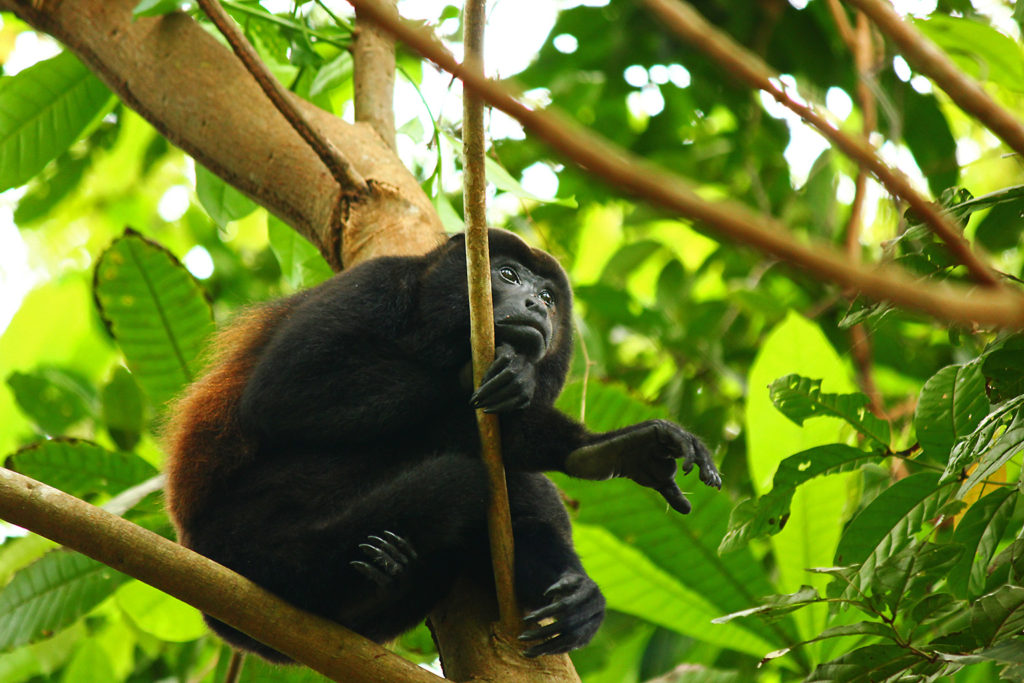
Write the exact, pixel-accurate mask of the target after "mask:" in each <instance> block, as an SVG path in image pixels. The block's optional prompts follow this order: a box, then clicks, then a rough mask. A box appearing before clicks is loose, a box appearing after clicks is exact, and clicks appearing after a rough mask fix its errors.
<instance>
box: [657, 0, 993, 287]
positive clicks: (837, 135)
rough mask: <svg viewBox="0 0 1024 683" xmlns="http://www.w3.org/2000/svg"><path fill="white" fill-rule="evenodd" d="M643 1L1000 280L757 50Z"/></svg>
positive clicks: (676, 3) (970, 264)
mask: <svg viewBox="0 0 1024 683" xmlns="http://www.w3.org/2000/svg"><path fill="white" fill-rule="evenodd" d="M644 3H645V4H646V5H647V6H648V7H649V8H650V9H651V11H653V12H654V13H656V14H657V15H658V16H659V17H660V18H661V19H662V20H663V21H664V22H665V23H666V24H667V25H668V27H669V28H670V29H671V30H672V31H673V32H674V33H675V34H676V35H678V36H680V37H681V38H683V39H684V40H686V41H688V42H690V43H692V44H693V45H694V46H696V47H698V48H700V49H701V50H703V51H704V52H705V54H707V55H708V56H709V57H711V58H712V59H713V60H715V61H716V62H717V63H718V64H720V65H721V66H722V67H723V68H725V69H727V70H728V71H729V72H730V73H731V74H733V75H734V76H736V77H737V78H739V79H740V80H742V81H744V82H746V83H747V84H748V85H750V86H751V87H753V88H757V89H759V90H763V91H765V92H766V93H768V94H769V95H771V96H772V97H773V98H775V100H776V101H777V102H779V104H782V105H783V106H785V107H786V108H788V109H789V110H791V111H793V112H795V113H796V114H797V115H798V116H799V117H800V118H802V119H803V120H804V121H806V122H807V123H808V124H810V125H811V126H813V127H814V128H815V130H817V131H818V132H819V133H821V134H822V135H823V136H825V138H826V139H827V140H829V141H830V142H831V143H832V144H833V145H835V146H836V147H838V148H839V149H840V150H842V152H843V153H844V154H846V155H847V156H848V157H850V158H851V159H853V160H854V161H855V162H857V164H858V165H859V166H861V167H863V168H866V169H868V170H869V171H871V173H872V174H874V176H875V177H876V178H878V180H879V181H880V182H881V183H882V184H883V185H884V186H885V187H886V189H887V190H889V192H892V193H893V194H894V195H896V196H897V197H901V198H902V199H905V200H906V201H907V203H908V204H910V206H911V207H912V208H913V209H914V211H915V212H917V214H918V215H919V216H920V217H921V219H922V220H923V221H924V222H925V223H927V224H928V226H929V227H931V229H932V230H934V231H935V233H936V234H937V235H938V236H939V237H940V238H941V239H942V241H943V242H945V243H946V246H947V247H948V248H949V250H950V252H952V254H953V257H954V258H956V259H957V261H959V262H960V263H962V264H964V265H965V266H967V269H968V271H970V273H971V276H972V277H974V279H975V280H977V281H978V282H980V283H982V284H985V285H988V286H991V287H997V286H999V285H1000V280H999V278H998V277H997V276H996V274H995V273H994V272H992V269H991V268H989V267H988V265H986V264H985V263H984V261H982V260H981V258H980V257H979V256H978V255H977V254H975V253H974V251H973V250H972V249H971V245H970V244H969V243H968V242H967V240H966V239H964V236H963V234H962V233H961V231H960V228H959V227H958V226H956V225H955V224H954V223H953V222H952V221H951V220H950V219H949V217H948V216H947V215H946V214H944V213H943V212H942V211H941V210H940V209H939V207H938V206H936V205H935V204H933V203H932V202H930V201H928V200H927V199H926V198H925V197H923V196H921V194H920V193H919V192H917V190H915V189H914V186H913V185H911V183H910V179H909V178H907V177H906V176H905V175H903V173H901V172H900V171H898V170H896V169H894V168H890V167H889V166H888V165H887V164H886V163H885V162H884V161H882V158H881V157H880V156H879V155H878V153H877V152H876V151H875V149H874V147H872V146H871V144H870V143H869V142H868V140H867V138H866V137H855V136H852V135H847V134H846V133H844V132H843V131H841V130H839V129H838V128H836V127H835V126H834V125H832V123H831V122H829V121H828V120H827V119H826V118H825V117H824V116H822V115H821V114H819V113H818V112H817V111H816V110H815V109H814V107H812V106H810V105H807V104H803V103H802V102H798V101H797V100H795V99H794V98H793V97H791V96H790V94H789V93H788V92H786V90H785V88H784V87H783V85H782V84H781V82H780V81H779V77H778V76H779V75H778V74H777V73H775V72H774V71H772V70H771V68H769V67H768V65H767V64H765V63H764V62H763V61H762V60H761V59H760V58H759V57H758V56H757V55H755V54H754V53H752V52H750V51H749V50H747V49H746V48H744V47H743V46H742V45H740V44H739V43H737V42H736V41H734V40H733V39H732V38H730V37H729V36H728V35H726V34H725V33H723V32H722V31H719V30H718V29H717V28H715V27H714V26H712V25H711V24H710V23H709V22H708V21H707V20H706V19H704V17H702V16H701V15H700V13H698V12H697V11H696V10H694V9H693V7H692V6H690V5H688V4H686V3H684V2H682V1H681V0H644Z"/></svg>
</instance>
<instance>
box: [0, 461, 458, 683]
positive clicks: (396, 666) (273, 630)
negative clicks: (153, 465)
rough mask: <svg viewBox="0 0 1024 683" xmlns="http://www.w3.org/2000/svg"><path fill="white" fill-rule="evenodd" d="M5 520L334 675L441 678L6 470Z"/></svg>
mask: <svg viewBox="0 0 1024 683" xmlns="http://www.w3.org/2000/svg"><path fill="white" fill-rule="evenodd" d="M0 518H2V519H4V520H6V521H8V522H10V523H12V524H16V525H18V526H20V527H24V528H25V529H28V530H29V531H32V532H34V533H37V534H39V535H40V536H45V537H46V538H49V539H51V540H53V541H56V542H57V543H60V544H62V545H64V546H67V547H68V548H71V549H73V550H77V551H78V552H80V553H83V554H85V555H88V556H89V557H91V558H93V559H95V560H98V561H100V562H102V563H104V564H106V565H109V566H111V567H113V568H114V569H116V570H118V571H119V572H123V573H125V574H128V575H129V576H133V577H135V578H136V579H139V580H140V581H144V582H145V583H148V584H149V585H151V586H153V587H154V588H157V589H159V590H161V591H164V592H165V593H167V594H169V595H173V596H174V597H176V598H178V599H179V600H182V601H184V602H187V603H188V604H190V605H192V606H193V607H196V608H197V609H200V610H202V611H203V612H205V613H207V614H209V615H211V616H213V617H214V618H216V619H220V620H221V621H223V622H225V623H227V624H230V625H232V626H234V627H235V628H237V629H239V630H241V631H243V632H244V633H247V634H248V635H250V636H252V637H253V638H256V639H257V640H259V641H260V642H262V643H266V644H267V645H270V646H271V647H273V648H274V649H276V650H278V651H280V652H283V653H285V654H286V655H288V656H289V657H292V658H293V659H295V660H296V661H300V662H302V663H303V664H306V665H307V666H309V667H310V668H311V669H314V670H316V671H319V672H320V673H322V674H323V675H325V676H327V677H329V678H331V679H333V680H336V681H346V682H363V683H378V682H379V681H420V682H422V683H430V682H432V681H439V680H441V679H439V678H438V677H436V676H434V675H433V674H431V673H430V672H428V671H426V670H425V669H422V668H420V667H418V666H416V665H415V664H412V663H411V662H408V661H406V660H404V659H402V658H401V657H399V656H398V655H396V654H394V653H392V652H389V651H388V650H386V649H384V648H383V647H381V646H379V645H377V644H376V643H372V642H370V641H369V640H366V639H365V638H363V637H362V636H359V635H356V634H355V633H352V632H351V631H349V630H348V629H346V628H344V627H343V626H341V625H340V624H338V623H337V622H334V621H330V620H328V619H324V618H322V617H317V616H314V615H312V614H309V613H308V612H303V611H302V610H300V609H298V608H296V607H293V606H292V605H290V604H288V603H287V602H285V601H283V600H281V599H280V598H278V597H276V596H274V595H273V594H271V593H269V592H268V591H266V590H264V589H263V588H260V587H259V586H257V585H256V584H254V583H253V582H251V581H249V580H248V579H246V578H243V577H242V576H239V575H238V574H236V573H234V572H233V571H231V570H230V569H228V568H227V567H224V566H223V565H220V564H217V563H216V562H214V561H213V560H209V559H207V558H205V557H203V556H202V555H199V554H197V553H194V552H192V551H191V550H188V549H186V548H184V547H182V546H180V545H178V544H177V543H174V542H172V541H169V540H167V539H166V538H163V537H162V536H158V535H157V534H154V533H153V532H151V531H148V530H146V529H143V528H142V527H140V526H137V525H135V524H132V523H131V522H128V521H126V520H124V519H121V518H120V517H117V516H116V515H112V514H110V513H109V512H106V511H105V510H102V509H100V508H98V507H95V506H93V505H90V504H88V503H86V502H85V501H82V500H79V499H78V498H75V497H74V496H69V495H68V494H66V493H63V492H61V491H58V490H57V489H55V488H52V487H50V486H47V485H46V484H43V483H40V482H38V481H35V480H33V479H29V478H28V477H25V476H23V475H20V474H18V473H16V472H12V471H11V470H8V469H4V468H0Z"/></svg>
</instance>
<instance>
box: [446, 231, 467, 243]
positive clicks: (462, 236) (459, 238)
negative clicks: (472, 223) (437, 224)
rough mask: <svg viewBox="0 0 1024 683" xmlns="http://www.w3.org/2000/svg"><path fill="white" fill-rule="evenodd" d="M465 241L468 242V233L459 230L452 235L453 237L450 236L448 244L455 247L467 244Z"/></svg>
mask: <svg viewBox="0 0 1024 683" xmlns="http://www.w3.org/2000/svg"><path fill="white" fill-rule="evenodd" d="M465 243H466V233H464V232H457V233H455V234H454V235H452V236H451V237H449V238H448V244H449V245H450V246H453V247H454V246H457V245H461V244H465Z"/></svg>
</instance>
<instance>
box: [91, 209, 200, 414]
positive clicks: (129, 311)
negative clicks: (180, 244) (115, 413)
mask: <svg viewBox="0 0 1024 683" xmlns="http://www.w3.org/2000/svg"><path fill="white" fill-rule="evenodd" d="M93 294H94V296H95V298H96V303H97V305H98V306H99V309H100V315H101V316H102V317H103V321H104V322H105V323H106V325H107V329H108V330H110V333H111V335H113V337H114V339H115V340H117V343H118V345H119V346H120V347H121V351H122V352H123V353H124V357H125V360H126V361H127V363H128V367H129V368H130V369H131V371H132V373H133V374H134V375H135V378H136V379H137V380H138V382H139V384H140V385H141V386H142V388H143V389H144V390H145V392H146V393H147V394H148V395H149V398H150V400H152V402H153V405H155V406H160V405H162V404H163V403H165V402H166V401H168V400H169V399H170V398H172V397H173V396H174V395H175V394H176V393H178V391H179V390H180V389H181V388H182V387H183V386H184V385H185V384H187V383H188V382H191V381H192V379H193V377H194V376H195V370H196V359H197V357H198V355H199V352H200V349H201V348H202V345H203V342H204V340H205V339H206V338H207V336H208V335H209V334H210V332H211V331H212V330H213V315H212V312H211V309H210V303H209V302H208V301H207V300H206V297H205V296H204V293H203V290H202V288H201V287H200V286H199V284H198V283H197V282H196V280H195V278H193V277H192V275H191V274H189V272H188V271H187V270H186V269H185V267H184V266H183V265H181V262H179V261H178V259H176V258H175V257H174V256H173V255H172V254H171V253H170V252H169V251H167V250H166V249H164V248H163V247H161V246H160V245H158V244H156V243H154V242H151V241H149V240H147V239H145V238H143V237H142V236H141V235H139V234H138V233H136V232H135V231H133V230H130V229H129V230H126V231H125V234H124V235H123V236H122V237H119V238H118V239H116V240H114V242H113V244H111V245H110V247H109V248H108V249H107V250H106V251H104V252H103V254H102V255H101V256H100V258H99V261H98V262H97V263H96V272H95V275H94V277H93Z"/></svg>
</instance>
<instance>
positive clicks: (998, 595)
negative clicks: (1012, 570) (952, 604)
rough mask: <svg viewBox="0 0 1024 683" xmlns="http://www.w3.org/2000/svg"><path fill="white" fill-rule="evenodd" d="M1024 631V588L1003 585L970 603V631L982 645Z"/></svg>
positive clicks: (984, 645) (989, 644)
mask: <svg viewBox="0 0 1024 683" xmlns="http://www.w3.org/2000/svg"><path fill="white" fill-rule="evenodd" d="M1022 630H1024V587H1021V586H1002V587H1000V588H999V589H998V590H996V591H995V592H992V593H989V594H988V595H985V596H983V597H981V598H979V599H978V600H977V601H975V603H974V604H973V605H972V606H971V633H972V634H973V635H974V636H975V637H976V638H977V639H978V643H980V644H981V645H982V646H983V647H991V646H993V645H995V644H996V643H998V642H999V641H1001V640H1004V639H1006V638H1010V637H1013V636H1018V635H1020V633H1021V631H1022Z"/></svg>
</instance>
